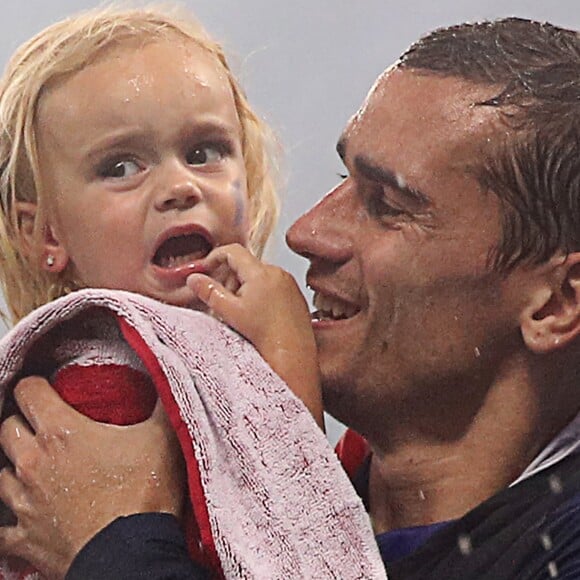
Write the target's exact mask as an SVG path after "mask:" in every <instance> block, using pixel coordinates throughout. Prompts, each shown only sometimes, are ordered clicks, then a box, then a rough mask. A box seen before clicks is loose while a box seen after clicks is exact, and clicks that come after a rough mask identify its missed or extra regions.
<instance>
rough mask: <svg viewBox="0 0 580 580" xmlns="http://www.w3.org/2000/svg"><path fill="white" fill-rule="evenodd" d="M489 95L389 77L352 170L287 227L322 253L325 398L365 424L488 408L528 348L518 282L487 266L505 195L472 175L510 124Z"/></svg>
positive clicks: (350, 150) (363, 127) (361, 116)
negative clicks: (494, 388)
mask: <svg viewBox="0 0 580 580" xmlns="http://www.w3.org/2000/svg"><path fill="white" fill-rule="evenodd" d="M490 93H493V88H492V90H491V91H490V90H489V89H488V90H486V88H485V87H483V88H482V87H475V86H473V85H470V84H468V83H466V82H464V81H460V80H457V79H452V78H442V77H437V76H434V75H426V74H420V73H419V72H417V71H409V70H407V71H403V70H396V69H395V70H393V71H391V72H389V73H387V74H385V75H384V76H383V77H382V78H381V79H380V80H379V81H378V83H377V84H376V85H375V88H374V89H373V90H372V91H371V93H370V94H369V96H368V98H367V100H366V102H365V103H364V105H363V107H362V108H361V109H360V111H359V112H358V113H357V114H356V115H355V116H354V117H353V118H352V119H351V121H350V122H349V124H348V126H347V127H346V129H345V131H344V133H343V135H342V138H341V139H340V141H339V145H338V152H339V154H340V156H341V157H342V159H343V161H344V164H345V166H346V168H347V170H348V176H347V177H345V179H344V180H343V181H342V182H341V183H340V184H339V185H338V186H337V187H336V188H335V189H334V190H332V191H331V192H330V193H329V194H328V195H327V196H326V197H325V198H324V199H323V200H322V201H321V202H320V203H319V204H318V205H317V206H315V207H314V208H313V209H312V210H310V212H308V213H307V214H306V215H304V216H303V217H302V218H300V219H299V220H298V221H297V222H296V223H295V224H294V225H293V226H292V228H291V229H290V231H289V232H288V243H289V245H290V247H291V248H292V249H293V250H294V251H296V252H298V253H300V254H302V255H304V256H306V257H307V258H308V259H309V260H310V262H311V265H310V268H309V271H308V274H307V282H308V284H309V285H310V287H311V288H312V289H313V290H314V293H315V294H314V306H315V308H316V310H317V312H316V313H315V315H314V320H313V326H314V331H315V336H316V341H317V345H318V349H319V356H320V365H321V371H322V377H323V384H324V397H325V404H326V406H327V409H328V410H329V412H330V413H332V414H333V415H335V416H336V417H337V418H339V419H341V420H343V421H345V422H347V423H348V424H349V425H351V426H353V427H355V428H359V429H361V430H363V431H364V429H372V428H373V427H372V425H373V413H376V421H377V422H378V423H380V422H381V421H384V420H385V413H387V414H388V410H389V409H390V410H392V412H393V414H394V416H396V417H397V418H399V419H401V418H403V417H404V415H405V413H410V414H411V413H412V414H413V415H414V416H416V415H417V414H420V413H421V412H424V413H425V416H429V414H430V413H433V414H434V415H437V413H438V412H439V410H438V409H437V408H435V407H434V406H436V405H438V406H439V407H440V409H444V410H445V411H444V412H449V413H453V412H454V409H455V408H456V406H458V405H463V404H464V402H465V400H466V399H467V398H471V400H472V401H473V404H477V400H478V397H482V396H484V395H483V393H484V391H485V388H484V387H483V385H484V384H487V383H489V381H490V380H491V378H492V376H493V374H494V373H495V372H496V371H497V370H499V369H500V368H501V360H502V357H505V356H508V353H509V352H510V349H511V348H514V345H516V344H518V342H517V341H518V340H519V338H518V337H519V333H518V316H519V311H520V309H521V299H519V298H518V292H516V291H514V288H513V286H514V284H516V281H515V280H512V279H511V278H510V277H508V278H502V277H501V276H499V275H498V274H497V273H495V272H493V271H491V270H490V268H489V267H488V259H489V255H490V251H491V250H492V249H493V248H494V247H495V246H496V245H497V243H498V241H499V239H500V236H501V228H500V222H501V219H500V209H499V201H498V199H497V198H496V196H495V195H494V194H493V193H491V192H485V191H482V190H481V188H480V186H479V185H478V183H477V181H476V178H475V177H474V175H473V173H472V172H471V171H470V169H471V168H472V166H473V164H474V163H475V161H479V160H480V159H481V157H482V156H483V155H486V154H487V152H488V150H489V148H490V147H492V146H493V145H494V143H493V140H490V139H489V138H488V135H489V136H491V135H492V134H493V133H492V131H493V129H495V131H496V133H495V134H497V129H498V127H499V125H498V123H497V119H496V117H495V113H494V112H493V111H492V110H490V109H489V108H484V107H477V106H473V104H474V103H477V102H480V101H482V100H484V99H485V98H486V97H489V96H490ZM510 285H511V286H510ZM476 393H477V394H476ZM442 412H443V411H442ZM439 416H440V415H439ZM378 423H377V424H378Z"/></svg>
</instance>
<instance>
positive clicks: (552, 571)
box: [548, 560, 558, 578]
mask: <svg viewBox="0 0 580 580" xmlns="http://www.w3.org/2000/svg"><path fill="white" fill-rule="evenodd" d="M548 574H549V575H550V578H557V577H558V566H556V562H554V560H552V561H551V562H548Z"/></svg>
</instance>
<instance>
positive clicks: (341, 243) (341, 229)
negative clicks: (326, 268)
mask: <svg viewBox="0 0 580 580" xmlns="http://www.w3.org/2000/svg"><path fill="white" fill-rule="evenodd" d="M351 197H352V191H349V188H348V187H347V186H346V184H345V182H343V183H341V184H340V185H338V186H337V187H336V188H335V189H333V190H332V191H331V192H330V193H328V194H326V196H325V197H323V198H322V200H320V201H319V202H318V203H317V204H316V205H315V206H314V207H313V208H312V209H311V210H310V211H308V212H306V213H305V214H304V215H303V216H302V217H300V218H298V220H296V222H294V224H293V225H292V226H291V227H290V229H289V230H288V232H287V233H286V243H287V244H288V246H289V247H290V249H291V250H292V251H293V252H296V253H297V254H300V255H301V256H304V257H305V258H308V259H309V260H314V259H316V258H320V259H325V260H329V261H332V262H339V263H341V262H346V261H347V260H348V259H349V258H350V257H351V256H352V230H353V228H354V227H355V223H354V222H355V221H356V209H355V208H354V207H353V203H352V200H351Z"/></svg>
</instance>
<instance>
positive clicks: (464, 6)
mask: <svg viewBox="0 0 580 580" xmlns="http://www.w3.org/2000/svg"><path fill="white" fill-rule="evenodd" d="M97 4H98V2H95V1H91V0H51V2H46V0H19V1H17V2H11V1H8V0H2V18H1V19H0V65H1V66H3V65H4V63H5V62H6V61H7V59H8V58H9V56H10V54H11V53H12V52H13V51H14V50H15V49H16V48H17V46H18V45H19V44H21V43H22V42H23V41H25V40H26V39H28V38H29V37H30V36H31V35H33V34H35V33H36V32H38V31H39V30H40V29H42V28H44V27H45V26H47V25H48V24H50V23H52V22H54V21H55V20H59V19H61V18H63V17H65V16H68V15H70V14H72V13H74V12H78V11H80V10H83V9H86V8H91V7H93V6H96V5H97ZM180 4H182V5H184V6H186V7H188V8H190V9H191V10H192V11H193V12H194V13H195V14H196V15H197V17H198V18H199V19H200V20H201V22H202V23H203V24H204V25H205V27H206V28H207V29H208V31H209V32H210V33H211V34H212V35H213V36H214V37H215V38H216V39H217V40H218V41H220V42H221V43H222V44H223V45H224V46H225V48H226V51H227V53H228V55H229V57H230V65H231V66H232V68H233V70H234V72H235V73H237V76H238V78H239V79H240V80H241V83H242V85H243V86H244V87H245V89H246V92H247V93H248V97H249V100H250V103H251V104H252V106H253V107H254V109H255V110H256V111H257V112H258V113H259V114H261V116H262V117H264V118H265V119H266V120H267V121H268V122H269V123H270V125H271V126H272V127H273V128H274V130H275V131H276V133H277V134H278V136H279V139H280V142H281V144H282V147H283V149H284V152H285V156H284V160H283V188H282V190H281V192H280V193H281V197H282V203H283V207H282V215H281V219H280V223H279V227H278V230H277V232H276V236H275V238H274V239H273V241H272V243H271V244H270V248H269V251H268V254H267V259H268V261H270V262H274V263H277V264H279V265H281V266H283V267H284V268H286V269H287V270H289V271H290V272H291V273H292V274H294V276H295V277H296V278H297V279H298V280H299V282H300V283H301V284H302V287H303V289H304V291H305V292H307V291H306V289H305V288H304V285H303V280H304V274H305V271H306V262H305V260H303V259H301V258H299V257H297V256H295V255H293V254H291V253H290V251H289V250H288V249H287V248H286V246H285V244H284V232H285V231H286V230H287V228H288V227H289V226H290V225H291V224H292V222H293V221H294V220H295V219H296V218H297V217H298V216H300V215H301V214H302V213H303V212H304V211H306V210H307V209H308V208H310V207H311V206H312V205H313V204H314V203H315V202H316V201H317V200H318V199H319V198H320V197H321V196H322V195H323V193H325V192H326V191H328V190H329V189H331V188H332V187H333V186H334V185H335V184H336V183H337V181H338V180H339V178H338V176H337V174H338V173H339V172H340V171H342V167H341V164H340V162H339V161H338V158H337V156H336V153H335V144H336V140H337V138H338V137H339V135H340V133H341V131H342V128H343V127H344V125H345V123H346V121H347V120H348V118H349V117H350V116H351V115H352V114H353V113H354V112H355V111H356V109H357V108H358V106H359V105H360V103H361V101H362V100H363V99H364V97H365V95H366V93H367V91H368V89H369V88H370V86H371V84H372V82H373V81H374V79H375V78H376V77H377V76H378V75H379V74H380V73H381V72H382V71H383V69H385V68H386V67H387V66H388V65H389V64H390V63H392V62H393V61H394V60H395V59H396V58H397V57H398V56H399V55H400V53H401V52H403V50H404V49H405V48H406V47H407V46H408V45H409V44H410V43H411V42H413V41H414V40H416V39H417V38H418V37H419V36H421V35H423V34H425V33H426V32H428V31H430V30H432V29H434V28H436V27H440V26H445V25H450V24H457V23H459V22H464V21H470V22H473V21H477V20H483V19H489V18H497V17H501V16H520V17H526V18H533V19H536V20H548V21H550V22H552V23H554V24H559V25H562V26H566V27H569V28H574V29H580V3H579V2H578V0H552V1H551V2H550V3H548V2H545V1H540V0H438V1H434V0H408V1H406V2H401V1H400V0H399V1H396V2H395V1H393V0H358V1H353V0H211V1H210V0H185V1H182V2H180ZM4 331H5V329H4V328H0V334H1V333H3V332H4ZM341 429H342V427H341V426H340V425H339V424H338V423H337V422H335V421H333V420H331V419H329V421H328V434H329V439H330V440H331V441H332V442H334V441H335V440H336V439H337V437H338V436H339V435H340V433H341Z"/></svg>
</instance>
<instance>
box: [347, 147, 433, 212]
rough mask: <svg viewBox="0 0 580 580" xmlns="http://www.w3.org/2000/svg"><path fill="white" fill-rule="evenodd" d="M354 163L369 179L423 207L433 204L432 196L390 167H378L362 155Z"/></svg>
mask: <svg viewBox="0 0 580 580" xmlns="http://www.w3.org/2000/svg"><path fill="white" fill-rule="evenodd" d="M339 145H340V143H339ZM339 155H340V152H339ZM354 165H355V167H356V169H357V171H358V172H359V173H360V174H361V175H363V176H364V177H366V178H367V179H370V180H371V181H376V182H378V183H382V184H384V185H388V186H389V187H391V188H393V189H394V190H396V191H398V192H399V193H400V194H402V195H404V196H406V197H408V198H410V200H411V201H412V202H414V203H415V204H418V205H419V206H421V207H429V206H431V205H432V204H433V202H432V201H431V198H430V197H429V196H428V195H427V194H426V193H423V192H422V191H420V190H418V189H416V188H414V187H411V186H410V185H407V183H405V179H404V178H403V177H402V176H400V175H397V174H396V173H395V172H393V171H391V170H390V169H386V168H385V167H378V166H377V165H374V164H373V163H371V162H370V161H368V160H367V159H365V158H364V157H363V156H360V155H359V156H358V157H355V159H354Z"/></svg>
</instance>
